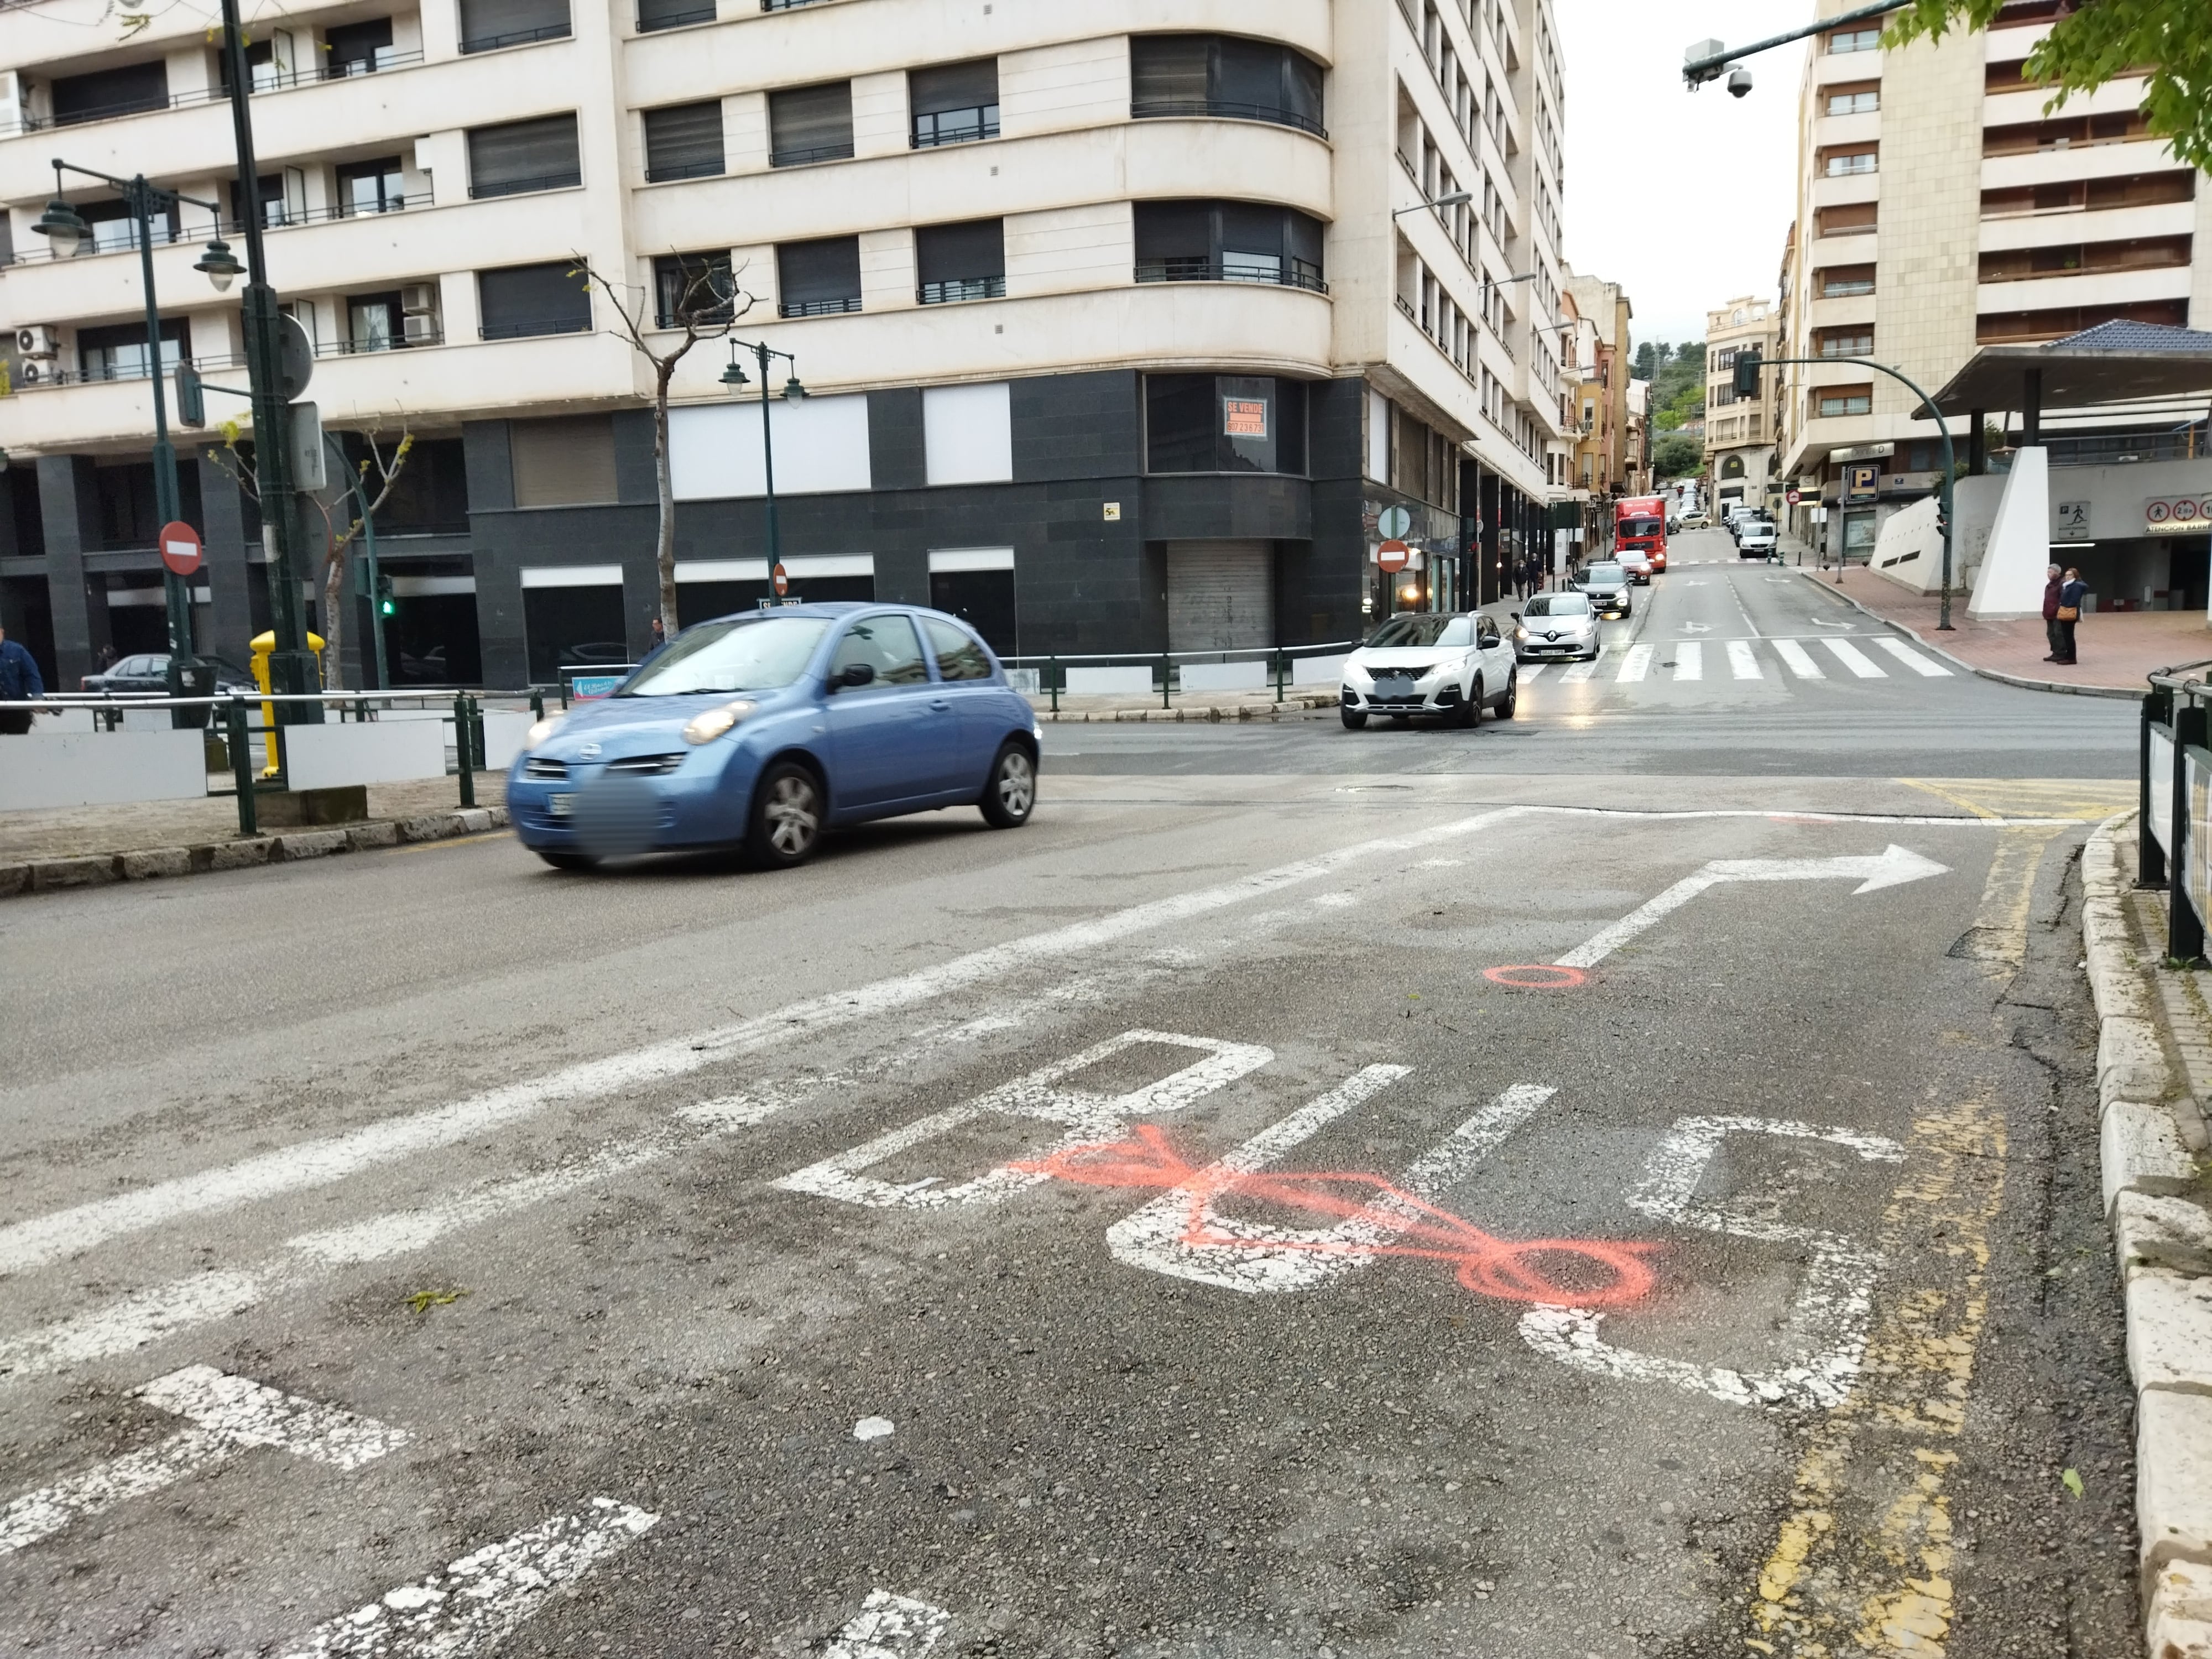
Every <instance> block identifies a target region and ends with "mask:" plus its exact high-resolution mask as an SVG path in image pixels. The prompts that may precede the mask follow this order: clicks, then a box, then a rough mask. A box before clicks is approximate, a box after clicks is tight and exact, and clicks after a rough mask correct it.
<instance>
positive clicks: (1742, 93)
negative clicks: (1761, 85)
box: [1728, 64, 1751, 98]
mask: <svg viewBox="0 0 2212 1659" xmlns="http://www.w3.org/2000/svg"><path fill="white" fill-rule="evenodd" d="M1728 89H1729V97H1731V98H1748V97H1749V96H1751V71H1750V70H1747V69H1746V68H1745V67H1744V66H1743V65H1742V64H1730V65H1729V78H1728Z"/></svg>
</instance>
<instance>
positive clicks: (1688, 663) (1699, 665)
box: [1674, 640, 1705, 680]
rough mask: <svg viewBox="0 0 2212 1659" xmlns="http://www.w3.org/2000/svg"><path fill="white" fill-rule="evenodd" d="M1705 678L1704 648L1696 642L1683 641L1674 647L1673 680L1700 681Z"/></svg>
mask: <svg viewBox="0 0 2212 1659" xmlns="http://www.w3.org/2000/svg"><path fill="white" fill-rule="evenodd" d="M1674 678H1676V679H1678V680H1701V679H1703V678H1705V647H1704V646H1703V645H1701V644H1699V642H1698V641H1696V640H1684V641H1681V642H1680V644H1678V645H1676V646H1675V647H1674Z"/></svg>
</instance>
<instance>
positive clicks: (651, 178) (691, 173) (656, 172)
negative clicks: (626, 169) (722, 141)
mask: <svg viewBox="0 0 2212 1659" xmlns="http://www.w3.org/2000/svg"><path fill="white" fill-rule="evenodd" d="M721 173H722V158H721V157H720V156H719V155H717V156H715V157H714V159H713V160H711V161H706V160H702V161H678V162H677V163H676V164H675V165H674V166H673V167H647V168H646V170H645V182H646V183H647V184H648V185H665V184H667V183H669V182H670V181H671V180H673V179H714V178H719V177H720V175H721Z"/></svg>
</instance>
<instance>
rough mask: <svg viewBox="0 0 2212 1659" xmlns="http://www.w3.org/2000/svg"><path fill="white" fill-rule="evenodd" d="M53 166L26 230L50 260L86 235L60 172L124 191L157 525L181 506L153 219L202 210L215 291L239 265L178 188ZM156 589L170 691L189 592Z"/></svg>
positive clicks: (167, 576) (184, 637) (176, 682)
mask: <svg viewBox="0 0 2212 1659" xmlns="http://www.w3.org/2000/svg"><path fill="white" fill-rule="evenodd" d="M53 166H54V198H53V200H52V201H51V202H49V203H47V204H46V212H45V214H44V215H43V216H40V219H39V221H38V222H37V223H36V224H34V225H33V226H32V227H31V228H32V229H33V230H35V231H37V232H38V233H39V234H40V235H42V236H44V237H45V238H46V242H47V246H48V247H49V248H50V249H51V250H52V253H53V256H54V258H57V259H69V258H75V257H76V252H77V250H78V249H79V248H81V247H82V246H84V240H85V238H86V237H87V236H88V235H89V234H91V231H90V227H88V225H87V224H86V223H85V222H84V218H83V216H82V215H81V214H79V213H78V212H77V210H76V209H75V208H73V207H71V206H70V204H69V201H68V198H67V197H66V195H65V194H64V189H63V185H62V175H63V174H64V173H75V174H76V175H77V176H78V177H79V178H81V179H99V180H100V182H101V183H102V184H106V185H113V186H114V187H115V188H116V189H117V190H118V191H122V192H123V202H124V205H125V207H127V208H129V209H130V210H131V228H132V233H133V234H134V235H136V237H137V242H138V275H139V285H140V287H141V288H142V289H143V290H144V299H145V302H146V378H147V380H148V381H149V384H150V385H151V386H152V387H153V392H154V511H155V515H156V516H157V517H159V518H160V520H161V522H162V523H163V524H164V525H168V524H173V523H174V522H176V520H177V519H178V518H179V515H180V514H181V513H183V511H184V507H183V505H182V501H181V498H180V495H179V490H178V488H177V452H176V448H175V447H174V446H173V445H172V444H171V443H170V441H169V415H168V404H167V398H165V397H164V395H163V391H162V386H161V381H162V373H161V303H160V301H159V300H158V299H156V297H155V293H154V215H155V213H156V212H157V211H161V212H166V210H168V209H170V208H173V207H175V206H177V205H178V204H181V203H185V202H190V203H191V204H192V205H193V206H194V207H197V208H205V209H206V210H207V211H208V213H209V215H210V216H211V217H212V218H213V219H214V221H215V234H213V235H212V236H211V237H210V239H209V240H208V245H207V250H206V252H204V254H202V256H201V258H200V261H199V264H198V265H197V269H198V270H204V271H205V272H206V273H207V276H208V280H209V281H210V283H213V284H214V285H215V289H216V293H218V294H220V293H222V291H223V290H224V289H227V288H228V287H229V286H230V283H231V278H232V277H234V276H236V275H237V274H238V261H237V260H235V259H234V258H231V254H230V249H229V247H228V245H227V244H225V243H224V241H223V240H222V208H221V207H220V206H218V205H217V204H216V203H213V202H204V201H202V200H201V199H200V198H199V197H197V196H187V195H185V193H184V192H183V191H176V190H167V189H164V188H163V187H162V186H161V185H155V184H150V183H149V182H148V181H147V179H146V176H145V174H143V173H139V174H137V175H136V176H134V177H132V178H129V179H118V178H117V177H116V176H115V175H114V174H113V173H102V172H100V170H99V169H98V168H96V167H76V166H74V165H73V164H71V163H70V162H67V161H63V160H61V159H60V158H59V157H58V156H57V157H56V158H55V160H54V164H53ZM161 586H162V588H163V592H164V597H165V598H166V599H167V601H168V613H169V689H170V690H171V691H172V692H178V691H180V690H183V689H184V688H183V685H182V683H181V678H180V677H181V676H182V675H183V674H184V673H185V671H187V670H188V669H190V668H191V667H193V666H196V665H197V659H196V658H195V657H194V656H193V654H192V611H191V586H190V582H189V580H188V579H187V578H185V577H183V576H179V574H176V572H174V571H173V570H170V569H168V568H167V567H166V566H165V567H164V568H163V570H162V574H161Z"/></svg>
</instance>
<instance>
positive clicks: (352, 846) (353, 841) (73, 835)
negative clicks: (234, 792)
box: [0, 772, 507, 898]
mask: <svg viewBox="0 0 2212 1659" xmlns="http://www.w3.org/2000/svg"><path fill="white" fill-rule="evenodd" d="M459 795H460V783H459V780H458V779H455V778H426V779H423V780H422V781H419V782H415V783H388V784H375V785H372V786H371V787H370V788H369V791H368V812H369V816H368V821H366V822H364V823H352V824H340V825H335V826H331V827H328V828H317V829H272V830H270V831H269V832H268V833H266V834H264V835H259V836H240V834H239V833H238V806H237V803H236V802H235V801H234V800H232V799H230V798H229V797H228V796H214V797H210V799H205V800H166V801H147V802H143V803H141V804H137V805H126V806H76V807H68V808H58V809H55V810H53V811H38V812H5V813H0V898H9V897H13V896H15V895H16V894H18V893H37V892H48V891H51V890H53V889H55V888H58V887H90V886H98V885H100V884H105V883H107V882H113V881H145V880H149V879H152V878H155V877H163V876H186V875H199V874H203V873H205V872H209V871H213V870H239V869H245V868H247V867H249V866H253V865H258V864H283V863H289V862H293V861H295V860H300V859H311V858H327V857H329V856H330V855H331V854H336V853H351V852H358V851H362V850H364V849H366V848H376V847H396V846H398V844H399V843H400V842H421V841H441V840H445V839H447V838H448V837H450V836H469V835H480V834H482V833H483V832H484V831H485V830H488V829H500V828H503V827H504V826H505V825H506V823H507V808H506V807H505V806H504V805H502V804H501V803H502V802H503V801H504V800H505V799H506V795H507V775H506V774H505V773H504V772H479V773H477V777H476V796H477V803H478V804H477V806H476V807H475V808H474V810H472V811H464V810H462V809H461V808H460V807H459V805H457V803H458V801H459Z"/></svg>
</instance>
